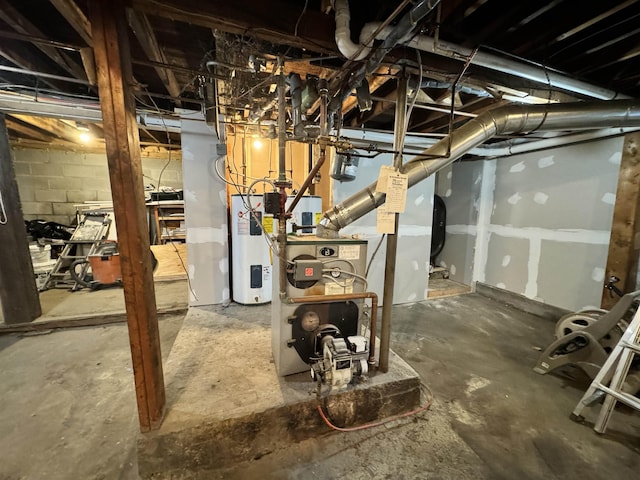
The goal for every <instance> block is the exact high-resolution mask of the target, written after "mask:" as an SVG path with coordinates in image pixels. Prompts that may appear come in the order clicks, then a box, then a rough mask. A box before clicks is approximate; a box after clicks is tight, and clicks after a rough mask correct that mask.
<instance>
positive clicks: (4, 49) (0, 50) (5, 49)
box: [0, 40, 62, 90]
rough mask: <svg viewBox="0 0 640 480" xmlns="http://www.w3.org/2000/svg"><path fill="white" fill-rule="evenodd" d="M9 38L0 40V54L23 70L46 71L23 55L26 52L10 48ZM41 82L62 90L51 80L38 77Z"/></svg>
mask: <svg viewBox="0 0 640 480" xmlns="http://www.w3.org/2000/svg"><path fill="white" fill-rule="evenodd" d="M9 43H10V40H2V44H1V45H0V56H2V57H4V58H6V59H7V60H9V61H10V62H11V63H13V64H14V65H15V66H17V67H20V68H24V69H25V70H33V71H36V72H45V73H47V72H46V69H44V68H42V66H41V65H39V64H36V63H35V62H34V61H33V60H32V59H30V58H28V57H27V56H25V54H26V53H27V52H24V51H23V52H20V53H18V49H13V48H11V47H10V46H9V45H8V44H9ZM38 81H39V82H42V84H44V85H47V86H48V87H50V88H53V89H54V90H62V88H61V87H60V86H59V85H58V84H57V83H55V82H54V81H52V80H49V79H46V78H40V79H39V80H38Z"/></svg>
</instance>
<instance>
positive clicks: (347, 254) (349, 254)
mask: <svg viewBox="0 0 640 480" xmlns="http://www.w3.org/2000/svg"><path fill="white" fill-rule="evenodd" d="M339 248H340V249H339V253H338V257H340V258H342V259H344V260H360V245H340V247H339Z"/></svg>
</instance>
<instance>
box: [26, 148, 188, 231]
mask: <svg viewBox="0 0 640 480" xmlns="http://www.w3.org/2000/svg"><path fill="white" fill-rule="evenodd" d="M13 159H14V166H15V170H16V179H17V181H18V190H19V192H20V200H21V203H22V213H23V214H24V218H25V220H34V219H37V218H39V219H43V220H47V221H54V222H58V223H62V224H65V225H69V224H71V222H72V221H73V220H74V218H75V212H76V207H74V205H76V204H80V203H84V202H86V201H111V186H110V182H109V171H108V166H107V157H106V154H104V153H82V152H75V151H65V150H56V149H49V150H40V149H30V148H20V147H14V148H13ZM166 164H167V159H161V158H143V159H142V171H143V174H144V175H145V177H144V183H145V185H148V184H153V185H156V184H157V181H158V177H159V175H160V172H161V171H162V168H163V167H164V166H165V165H166ZM161 181H162V185H164V186H169V187H172V188H178V189H181V188H182V161H181V159H180V157H179V156H178V157H176V158H174V159H172V160H171V161H170V162H169V165H168V166H167V168H166V169H165V170H164V172H163V174H162V178H161Z"/></svg>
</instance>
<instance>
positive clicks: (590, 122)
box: [317, 100, 640, 238]
mask: <svg viewBox="0 0 640 480" xmlns="http://www.w3.org/2000/svg"><path fill="white" fill-rule="evenodd" d="M638 126H640V101H638V100H612V101H609V102H593V103H591V102H590V103H583V102H576V103H567V104H561V103H559V104H549V105H529V106H526V105H512V106H508V107H502V108H496V109H494V110H490V111H488V112H485V113H483V114H482V115H480V116H478V117H476V118H474V119H472V120H469V121H468V122H467V123H466V124H464V125H463V126H462V127H460V128H459V129H457V130H456V131H454V132H453V133H451V135H449V136H448V137H445V138H443V139H442V140H440V141H439V142H437V143H436V144H435V145H433V146H432V147H430V148H428V149H426V150H425V151H424V154H425V155H430V156H433V157H442V158H436V159H416V160H412V161H410V162H408V163H406V164H405V165H404V166H403V167H402V168H401V171H402V173H405V174H407V175H408V176H409V187H412V186H413V185H415V184H417V183H418V182H420V181H422V180H424V179H425V178H427V177H429V176H430V175H433V174H434V173H436V172H437V171H438V170H440V169H442V168H444V167H446V166H448V165H450V164H451V163H453V162H455V161H456V160H457V159H458V158H460V157H462V156H463V155H464V154H465V153H467V152H469V151H470V150H471V149H472V148H474V147H476V146H478V145H480V144H481V143H483V142H485V141H486V140H488V139H490V138H492V137H494V136H496V135H503V134H518V133H526V132H532V131H546V130H581V129H595V128H608V127H610V128H618V127H638ZM448 152H449V154H447V153H448ZM384 202H385V194H384V193H380V192H378V191H377V190H376V182H374V183H372V184H371V185H369V186H368V187H366V188H364V189H362V190H360V191H359V192H357V193H355V194H354V195H352V196H351V197H349V198H347V199H346V200H345V201H343V202H342V203H340V204H338V205H336V206H334V207H333V208H332V209H330V210H327V211H326V212H324V215H323V216H324V218H323V219H322V221H321V223H320V225H319V226H318V228H317V234H318V236H322V237H329V238H331V237H335V236H337V233H338V231H339V230H340V229H341V228H343V227H346V226H347V225H349V224H350V223H352V222H354V221H355V220H357V219H358V218H360V217H362V216H363V215H365V214H367V213H369V212H371V211H372V210H374V209H375V208H377V207H379V206H380V205H382V204H383V203H384Z"/></svg>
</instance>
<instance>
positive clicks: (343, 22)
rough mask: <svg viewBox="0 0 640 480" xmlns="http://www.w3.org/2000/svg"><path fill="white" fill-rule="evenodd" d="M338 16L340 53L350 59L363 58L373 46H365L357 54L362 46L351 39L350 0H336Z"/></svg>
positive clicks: (337, 38)
mask: <svg viewBox="0 0 640 480" xmlns="http://www.w3.org/2000/svg"><path fill="white" fill-rule="evenodd" d="M334 9H335V17H336V35H335V39H336V45H337V46H338V50H340V53H341V54H342V55H344V56H345V57H346V58H348V59H349V60H355V61H357V60H362V59H364V58H366V57H367V55H369V52H370V51H371V47H369V46H363V47H362V51H361V52H360V53H359V54H358V55H356V53H357V52H358V50H360V49H361V46H360V45H358V44H356V43H354V42H352V41H351V28H350V26H349V22H350V21H351V13H350V12H349V1H348V0H335V3H334Z"/></svg>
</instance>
